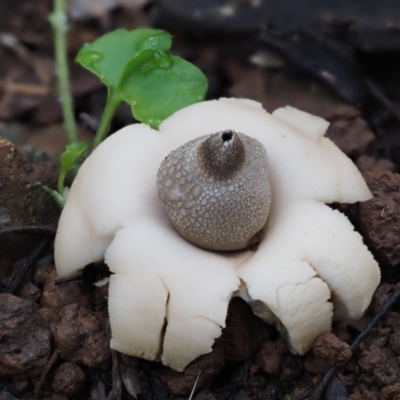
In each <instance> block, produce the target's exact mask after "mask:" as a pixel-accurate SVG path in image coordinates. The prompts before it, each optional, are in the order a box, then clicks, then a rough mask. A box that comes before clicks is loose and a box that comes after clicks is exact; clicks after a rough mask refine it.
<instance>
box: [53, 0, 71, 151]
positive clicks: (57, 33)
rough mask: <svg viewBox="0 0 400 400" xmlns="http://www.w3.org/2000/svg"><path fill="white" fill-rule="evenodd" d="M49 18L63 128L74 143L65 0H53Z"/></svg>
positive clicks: (69, 139)
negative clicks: (53, 44) (53, 41)
mask: <svg viewBox="0 0 400 400" xmlns="http://www.w3.org/2000/svg"><path fill="white" fill-rule="evenodd" d="M49 20H50V23H51V25H52V27H53V30H54V39H55V46H54V47H55V58H56V74H57V86H58V93H59V95H60V99H61V107H62V113H63V117H64V129H65V133H66V134H67V137H68V142H69V143H75V142H77V141H78V133H77V129H76V123H75V117H74V109H73V105H72V97H71V90H70V81H69V71H68V57H67V38H66V36H67V31H68V23H67V15H66V1H65V0H53V12H52V13H51V14H50V15H49Z"/></svg>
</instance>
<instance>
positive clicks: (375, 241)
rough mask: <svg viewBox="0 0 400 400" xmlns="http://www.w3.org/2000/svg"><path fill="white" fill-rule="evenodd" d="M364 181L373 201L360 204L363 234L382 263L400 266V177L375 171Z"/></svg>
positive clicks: (387, 172)
mask: <svg viewBox="0 0 400 400" xmlns="http://www.w3.org/2000/svg"><path fill="white" fill-rule="evenodd" d="M365 179H366V181H367V184H368V186H369V188H370V189H371V192H372V193H373V195H374V197H373V198H372V199H371V200H369V201H365V202H363V203H360V208H359V210H360V211H359V218H360V221H359V223H360V229H361V233H362V235H363V236H364V238H365V239H366V241H367V244H368V246H369V247H370V248H371V249H373V250H374V251H375V252H376V254H377V256H378V257H379V258H380V260H379V261H380V262H382V263H384V264H387V265H389V266H391V267H394V266H397V265H399V264H400V240H399V237H400V175H399V174H394V173H392V172H389V171H383V172H378V171H373V172H368V173H366V174H365Z"/></svg>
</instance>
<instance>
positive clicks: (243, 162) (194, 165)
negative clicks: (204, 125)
mask: <svg viewBox="0 0 400 400" xmlns="http://www.w3.org/2000/svg"><path fill="white" fill-rule="evenodd" d="M226 132H233V131H226ZM226 132H218V133H216V134H213V135H219V136H220V146H219V144H218V141H215V140H213V139H215V136H214V137H213V135H206V136H202V137H200V138H197V139H195V140H192V141H190V142H189V143H187V144H185V145H183V146H181V147H179V148H178V149H176V150H175V151H173V152H172V153H170V154H169V155H168V156H167V157H166V158H165V160H164V161H163V162H162V163H161V166H160V168H159V171H158V175H157V190H158V195H159V197H160V200H161V203H162V204H163V206H164V209H165V211H166V213H167V214H168V216H169V217H170V219H171V220H172V222H173V224H174V225H175V227H176V229H177V230H178V232H179V233H180V234H181V235H182V236H183V237H184V238H185V239H187V240H188V241H189V242H191V243H193V244H195V245H197V246H199V247H203V248H206V249H210V250H222V251H227V250H239V249H243V248H245V247H246V246H248V245H249V244H250V242H251V239H252V238H253V237H254V235H255V234H256V233H257V232H259V231H260V230H261V229H262V228H263V227H264V225H265V222H266V220H267V217H268V212H269V207H270V202H271V193H270V185H269V176H268V173H269V169H268V159H267V153H266V150H265V148H264V146H263V145H262V144H261V143H260V142H258V141H257V140H255V139H253V138H251V137H249V136H246V135H244V134H242V133H236V132H233V136H232V139H228V140H226V138H225V139H224V134H225V133H226ZM237 139H240V141H239V142H241V143H243V148H244V149H245V154H244V157H243V154H242V153H241V152H240V151H237V152H235V151H232V157H234V158H235V160H236V161H237V163H238V166H239V167H238V168H235V167H234V166H232V165H231V164H230V163H229V162H228V161H227V160H226V157H225V156H224V155H223V153H224V152H225V151H226V149H229V145H230V144H231V143H233V144H235V143H236V142H238V140H237ZM207 140H211V141H212V142H211V144H212V145H213V144H214V143H215V146H214V147H213V148H214V153H213V151H212V150H210V149H209V147H210V146H204V143H205V142H206V141H207ZM238 147H240V146H238ZM205 148H206V149H207V151H206V152H204V149H205ZM205 157H208V158H209V161H210V162H209V163H207V162H205V160H204V158H205ZM218 159H220V160H221V164H220V165H221V168H222V170H221V171H219V172H215V171H217V170H218V166H216V160H218ZM233 164H234V162H233ZM227 166H229V173H226V174H224V171H225V169H226V168H227ZM213 171H214V173H213ZM232 171H233V172H232Z"/></svg>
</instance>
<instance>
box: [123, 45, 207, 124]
mask: <svg viewBox="0 0 400 400" xmlns="http://www.w3.org/2000/svg"><path fill="white" fill-rule="evenodd" d="M160 65H161V67H160ZM207 88H208V82H207V78H206V76H205V75H204V74H203V73H202V72H201V71H200V70H199V69H198V68H197V67H196V66H194V65H193V64H191V63H189V62H188V61H186V60H184V59H183V58H181V57H178V56H171V55H170V54H169V53H166V52H155V53H154V56H153V58H152V59H150V60H148V61H147V62H145V63H143V64H142V65H140V66H138V68H137V70H136V73H135V74H133V73H132V74H131V75H129V76H128V77H127V78H126V79H125V81H124V84H123V85H121V87H120V98H121V99H122V100H124V101H126V102H127V103H128V104H130V106H131V107H132V113H133V115H134V117H135V118H136V119H137V120H138V121H141V122H144V123H146V124H148V125H150V126H151V127H152V128H158V126H159V124H160V123H161V122H162V121H163V120H164V119H165V118H167V117H169V116H170V115H171V114H173V113H174V112H175V111H178V110H180V109H182V108H184V107H187V106H189V105H191V104H194V103H197V102H200V101H202V100H204V96H205V94H206V92H207Z"/></svg>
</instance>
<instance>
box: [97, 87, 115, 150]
mask: <svg viewBox="0 0 400 400" xmlns="http://www.w3.org/2000/svg"><path fill="white" fill-rule="evenodd" d="M119 103H120V100H119V98H118V97H117V96H116V95H115V93H114V92H113V90H110V89H109V90H108V94H107V103H106V106H105V107H104V111H103V115H102V116H101V120H100V123H99V127H98V128H97V132H96V136H95V138H94V145H93V147H94V148H96V147H97V146H98V145H99V144H100V143H101V142H102V141H103V140H104V139H105V138H106V136H107V133H108V130H109V129H110V124H111V120H112V118H113V116H114V114H115V111H117V108H118V105H119Z"/></svg>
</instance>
